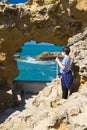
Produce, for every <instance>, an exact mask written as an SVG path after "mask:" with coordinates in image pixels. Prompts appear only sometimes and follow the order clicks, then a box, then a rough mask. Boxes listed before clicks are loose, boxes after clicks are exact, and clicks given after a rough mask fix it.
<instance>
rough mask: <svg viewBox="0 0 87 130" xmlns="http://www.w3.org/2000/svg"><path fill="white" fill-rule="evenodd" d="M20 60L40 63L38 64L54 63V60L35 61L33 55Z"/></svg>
mask: <svg viewBox="0 0 87 130" xmlns="http://www.w3.org/2000/svg"><path fill="white" fill-rule="evenodd" d="M20 61H21V62H26V63H31V64H40V65H50V64H55V62H54V61H37V60H36V59H35V58H33V57H30V56H28V57H26V60H20Z"/></svg>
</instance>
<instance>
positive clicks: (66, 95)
mask: <svg viewBox="0 0 87 130" xmlns="http://www.w3.org/2000/svg"><path fill="white" fill-rule="evenodd" d="M67 97H68V89H67V88H65V87H64V86H62V98H64V99H67Z"/></svg>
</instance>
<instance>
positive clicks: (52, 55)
mask: <svg viewBox="0 0 87 130" xmlns="http://www.w3.org/2000/svg"><path fill="white" fill-rule="evenodd" d="M57 56H59V57H60V58H62V56H61V54H60V53H58V52H43V53H41V54H40V55H38V56H36V57H35V58H36V59H37V60H55V59H56V57H57Z"/></svg>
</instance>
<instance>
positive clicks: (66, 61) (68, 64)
mask: <svg viewBox="0 0 87 130" xmlns="http://www.w3.org/2000/svg"><path fill="white" fill-rule="evenodd" d="M61 63H62V64H63V65H65V66H66V68H65V69H64V70H62V69H61V68H60V73H66V72H68V71H69V70H70V69H71V58H70V57H69V56H68V55H66V56H65V57H64V59H63V60H62V62H61Z"/></svg>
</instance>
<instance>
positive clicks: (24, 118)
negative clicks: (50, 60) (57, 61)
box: [0, 80, 87, 130]
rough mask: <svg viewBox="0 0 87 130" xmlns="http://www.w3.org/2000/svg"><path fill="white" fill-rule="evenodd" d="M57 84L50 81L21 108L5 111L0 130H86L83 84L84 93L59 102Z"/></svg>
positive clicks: (86, 96) (86, 97)
mask: <svg viewBox="0 0 87 130" xmlns="http://www.w3.org/2000/svg"><path fill="white" fill-rule="evenodd" d="M60 90H61V85H60V80H58V84H56V80H55V81H52V82H51V83H50V85H49V86H48V87H46V88H45V89H44V90H43V91H40V92H39V94H38V95H37V96H33V98H30V99H27V100H26V99H25V102H26V103H25V105H24V104H22V106H20V107H18V108H15V109H9V110H7V111H5V113H4V115H2V116H0V123H1V125H0V130H8V129H9V130H38V129H40V130H64V129H65V130H86V129H87V82H86V83H85V87H84V89H81V90H80V91H79V92H76V93H73V94H72V95H71V96H69V98H68V99H67V100H65V99H61V100H60V98H61V93H59V92H60Z"/></svg>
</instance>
